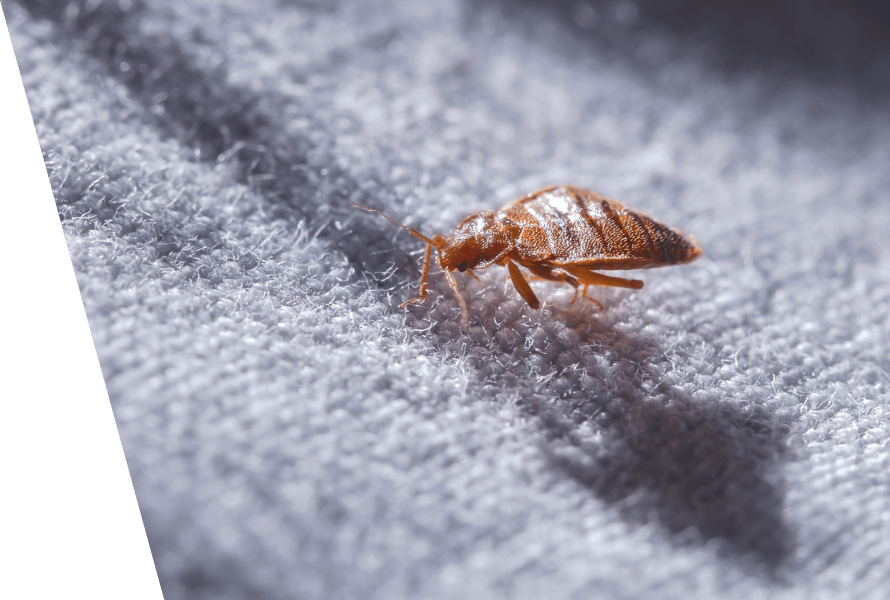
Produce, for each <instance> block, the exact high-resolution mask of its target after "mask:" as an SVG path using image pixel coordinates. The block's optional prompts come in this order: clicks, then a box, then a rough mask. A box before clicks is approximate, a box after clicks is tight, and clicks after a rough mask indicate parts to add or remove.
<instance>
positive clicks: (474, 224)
mask: <svg viewBox="0 0 890 600" xmlns="http://www.w3.org/2000/svg"><path fill="white" fill-rule="evenodd" d="M511 247H512V243H511V241H510V236H509V235H508V232H507V231H506V228H505V226H504V224H503V223H501V221H500V220H498V218H497V216H496V215H495V213H494V212H493V211H490V210H486V211H482V212H478V213H473V214H471V215H468V216H467V217H465V218H464V220H463V221H461V222H460V223H459V224H458V225H457V227H455V228H454V231H453V232H451V235H450V236H449V237H448V239H447V240H446V241H445V244H444V245H443V246H442V247H440V248H439V257H438V263H439V266H440V267H442V269H445V270H448V271H453V270H455V269H459V270H461V271H463V270H465V269H484V268H485V267H487V266H488V265H490V264H491V263H493V262H495V261H496V260H498V259H499V258H500V257H501V256H503V255H504V253H505V252H506V251H507V250H508V249H509V248H511ZM463 263H466V265H464V268H463V269H460V266H461V265H462V264H463Z"/></svg>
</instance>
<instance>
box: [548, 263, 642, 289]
mask: <svg viewBox="0 0 890 600" xmlns="http://www.w3.org/2000/svg"><path fill="white" fill-rule="evenodd" d="M563 269H565V270H566V271H568V272H569V273H571V274H572V275H574V276H575V277H577V278H578V281H579V282H580V283H582V284H584V285H603V286H611V287H623V288H631V289H634V290H638V289H640V288H641V287H643V282H642V281H640V280H639V279H622V278H620V277H610V276H608V275H603V274H602V273H596V272H594V271H592V270H591V269H590V267H568V266H566V267H563Z"/></svg>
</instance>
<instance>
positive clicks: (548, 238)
mask: <svg viewBox="0 0 890 600" xmlns="http://www.w3.org/2000/svg"><path fill="white" fill-rule="evenodd" d="M497 216H498V218H499V219H503V220H505V221H510V222H512V223H513V224H514V226H519V227H520V228H521V233H520V234H519V236H518V237H517V239H516V241H515V247H516V252H517V254H518V255H520V256H523V257H524V258H526V259H528V260H530V261H535V262H541V263H550V264H552V265H555V266H560V265H586V266H590V267H591V268H594V269H639V268H648V267H657V266H664V265H673V264H678V263H684V262H689V261H690V260H693V259H694V258H695V257H697V256H698V255H699V254H700V252H701V251H700V249H699V248H698V246H696V245H695V244H694V243H693V242H692V241H690V240H687V239H686V238H685V237H684V236H683V235H682V234H681V233H679V232H678V231H675V230H673V229H671V228H669V227H667V226H665V225H662V224H661V223H659V222H658V221H655V220H653V219H651V218H649V217H648V216H646V215H644V214H642V213H639V212H636V211H634V210H632V209H629V208H627V207H626V206H625V205H624V204H622V203H621V202H618V201H617V200H611V199H609V198H606V197H605V196H602V195H600V194H597V193H596V192H593V191H590V190H585V189H584V188H579V187H575V186H552V187H548V188H544V189H543V190H540V191H538V192H536V193H534V194H531V195H529V196H527V197H524V198H519V199H517V200H514V201H513V202H510V203H509V204H506V205H505V206H504V207H502V208H501V209H500V210H499V211H498V213H497Z"/></svg>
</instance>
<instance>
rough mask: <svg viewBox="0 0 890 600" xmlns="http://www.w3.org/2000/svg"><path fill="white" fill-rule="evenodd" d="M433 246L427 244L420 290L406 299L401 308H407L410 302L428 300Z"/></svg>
mask: <svg viewBox="0 0 890 600" xmlns="http://www.w3.org/2000/svg"><path fill="white" fill-rule="evenodd" d="M432 253H433V246H432V244H427V245H426V252H424V253H423V267H422V274H421V276H420V291H419V292H418V294H417V296H416V297H414V298H411V299H410V300H406V301H405V302H403V303H402V304H401V306H399V308H405V307H406V306H408V305H409V304H414V303H415V302H423V301H424V300H426V298H427V296H428V295H429V293H428V292H427V291H426V288H427V285H428V284H429V280H430V259H431V258H432Z"/></svg>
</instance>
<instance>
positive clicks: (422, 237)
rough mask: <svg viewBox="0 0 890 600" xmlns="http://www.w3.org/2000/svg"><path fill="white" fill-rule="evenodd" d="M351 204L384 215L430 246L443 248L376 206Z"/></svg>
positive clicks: (438, 248)
mask: <svg viewBox="0 0 890 600" xmlns="http://www.w3.org/2000/svg"><path fill="white" fill-rule="evenodd" d="M351 204H352V205H353V206H354V207H356V208H360V209H362V210H366V211H368V212H372V213H377V214H378V215H380V216H381V217H383V218H384V219H386V220H387V221H389V222H390V223H393V224H394V225H398V226H399V227H401V228H402V229H405V230H407V231H408V233H410V234H411V235H413V236H414V237H417V238H420V239H422V240H423V241H424V242H426V243H427V244H429V245H430V246H435V247H436V249H437V250H441V248H440V247H439V244H437V243H436V242H434V241H433V240H431V239H430V238H428V237H426V236H425V235H423V234H422V233H420V232H419V231H417V230H416V229H412V228H411V227H406V226H404V225H402V224H401V223H399V222H398V221H396V220H395V219H393V218H392V217H390V216H388V215H385V214H383V213H382V212H380V211H379V210H377V209H376V208H371V207H370V206H364V205H362V204H358V203H357V202H352V203H351Z"/></svg>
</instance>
